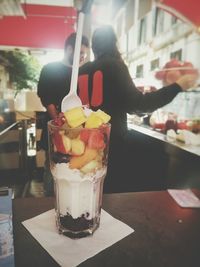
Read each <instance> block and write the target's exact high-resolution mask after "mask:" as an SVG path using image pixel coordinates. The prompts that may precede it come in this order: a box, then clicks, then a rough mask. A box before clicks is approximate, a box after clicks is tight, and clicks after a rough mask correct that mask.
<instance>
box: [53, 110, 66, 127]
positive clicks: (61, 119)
mask: <svg viewBox="0 0 200 267" xmlns="http://www.w3.org/2000/svg"><path fill="white" fill-rule="evenodd" d="M64 123H65V117H64V114H63V113H62V112H61V113H60V114H59V115H58V117H57V118H55V119H54V120H53V124H54V125H55V126H59V127H60V126H62V125H63V124H64Z"/></svg>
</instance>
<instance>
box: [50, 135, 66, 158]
mask: <svg viewBox="0 0 200 267" xmlns="http://www.w3.org/2000/svg"><path fill="white" fill-rule="evenodd" d="M53 143H54V145H55V147H56V149H57V152H60V153H62V154H66V149H65V146H64V144H63V138H62V135H60V134H59V132H55V133H54V135H53Z"/></svg>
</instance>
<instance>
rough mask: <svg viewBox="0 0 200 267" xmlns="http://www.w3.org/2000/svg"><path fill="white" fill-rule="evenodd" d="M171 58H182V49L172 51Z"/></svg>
mask: <svg viewBox="0 0 200 267" xmlns="http://www.w3.org/2000/svg"><path fill="white" fill-rule="evenodd" d="M170 58H176V59H178V60H182V49H179V50H177V51H174V52H172V53H170Z"/></svg>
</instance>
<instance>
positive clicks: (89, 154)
mask: <svg viewBox="0 0 200 267" xmlns="http://www.w3.org/2000/svg"><path fill="white" fill-rule="evenodd" d="M97 155H98V152H97V150H96V149H91V148H88V147H86V148H85V152H84V154H83V155H81V156H74V157H72V158H71V159H70V162H69V167H70V168H71V169H81V168H82V167H83V166H84V165H85V164H87V163H89V162H90V161H91V160H94V159H95V158H96V157H97Z"/></svg>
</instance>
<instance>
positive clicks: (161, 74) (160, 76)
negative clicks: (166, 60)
mask: <svg viewBox="0 0 200 267" xmlns="http://www.w3.org/2000/svg"><path fill="white" fill-rule="evenodd" d="M165 76H166V71H165V70H160V71H157V72H156V73H155V78H156V79H158V80H164V79H165Z"/></svg>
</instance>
